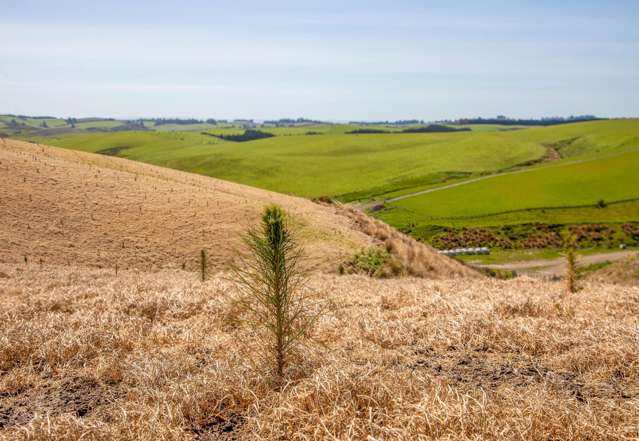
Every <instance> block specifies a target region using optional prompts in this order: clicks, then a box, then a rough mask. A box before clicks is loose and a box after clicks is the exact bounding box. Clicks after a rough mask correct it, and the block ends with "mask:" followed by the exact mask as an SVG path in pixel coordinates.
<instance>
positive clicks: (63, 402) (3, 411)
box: [0, 376, 121, 429]
mask: <svg viewBox="0 0 639 441" xmlns="http://www.w3.org/2000/svg"><path fill="white" fill-rule="evenodd" d="M119 395H121V393H120V391H119V389H118V388H117V387H113V386H107V385H104V384H100V383H99V382H97V381H96V380H94V379H91V378H84V377H74V376H71V377H65V378H61V379H55V380H54V379H51V380H48V381H46V382H44V383H42V384H40V385H38V386H37V387H35V388H33V389H28V390H26V391H24V392H18V393H13V394H12V393H7V392H5V393H2V394H0V429H2V428H8V427H11V426H15V425H24V424H27V423H28V422H30V421H31V420H32V419H33V418H34V417H35V416H36V415H47V416H51V417H55V416H57V415H61V414H65V413H69V414H72V415H74V416H77V417H85V416H88V415H90V414H91V412H93V411H94V410H95V409H96V408H98V407H99V406H101V405H104V404H106V403H109V402H112V401H114V400H115V399H117V398H118V397H119Z"/></svg>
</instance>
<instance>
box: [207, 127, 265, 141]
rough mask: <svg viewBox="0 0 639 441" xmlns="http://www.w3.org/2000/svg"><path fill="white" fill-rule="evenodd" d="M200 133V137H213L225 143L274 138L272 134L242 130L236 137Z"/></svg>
mask: <svg viewBox="0 0 639 441" xmlns="http://www.w3.org/2000/svg"><path fill="white" fill-rule="evenodd" d="M201 133H202V135H207V136H215V137H216V138H220V139H224V140H226V141H235V142H247V141H255V140H256V139H263V138H272V137H273V136H275V135H273V134H272V133H268V132H262V131H260V130H251V129H247V130H244V133H241V134H237V135H216V134H214V133H208V132H201Z"/></svg>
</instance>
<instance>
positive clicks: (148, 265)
mask: <svg viewBox="0 0 639 441" xmlns="http://www.w3.org/2000/svg"><path fill="white" fill-rule="evenodd" d="M0 195H1V199H0V224H1V225H2V226H3V228H2V230H0V262H6V263H10V262H23V261H24V259H25V258H26V259H27V260H28V261H29V263H40V262H42V263H43V264H62V265H91V266H101V267H105V268H114V267H115V265H116V264H117V265H118V267H119V268H120V269H126V268H138V269H142V270H148V269H154V268H161V267H169V268H179V267H182V265H184V266H185V267H186V268H195V267H196V266H197V261H198V258H199V254H200V250H202V249H206V250H207V252H208V255H209V257H210V261H211V264H212V266H213V270H214V271H215V270H219V269H223V268H224V266H225V264H227V263H228V262H229V261H230V260H231V259H232V258H233V257H234V256H236V255H237V247H238V239H239V235H240V233H241V232H243V231H245V230H246V229H247V228H248V227H249V226H250V225H254V224H255V223H256V222H257V221H258V219H259V214H260V211H261V210H262V208H263V207H264V206H265V205H267V204H271V203H275V204H278V205H281V206H282V207H284V208H285V209H286V210H287V211H288V212H289V213H290V214H291V215H292V220H293V224H294V226H295V227H296V228H298V229H299V234H300V236H301V238H302V240H303V242H304V246H305V248H306V249H307V251H308V252H309V254H310V257H311V261H312V262H313V263H314V265H315V266H316V267H319V268H321V269H324V270H327V269H330V270H334V269H335V268H336V267H337V265H338V264H339V262H341V261H343V260H345V259H347V258H348V257H350V256H351V255H352V254H353V253H354V252H355V251H357V250H359V249H361V248H364V247H367V246H370V245H371V244H372V243H377V244H380V245H383V244H386V246H387V248H392V250H391V251H392V252H393V253H394V254H396V255H397V258H398V259H399V260H400V261H401V262H403V263H404V264H405V266H406V267H407V268H408V270H409V271H408V272H409V273H410V274H413V275H419V276H426V277H447V276H457V275H475V273H474V272H473V271H471V270H469V269H467V268H466V267H464V266H463V265H461V264H459V263H457V262H455V261H453V260H452V259H448V258H445V257H442V256H439V255H438V254H437V253H436V252H435V251H434V250H432V249H431V248H429V247H426V246H424V245H421V244H418V243H417V242H415V241H412V242H411V240H410V239H409V238H406V237H404V236H402V235H400V234H399V233H398V232H396V231H395V230H393V229H392V228H390V227H388V226H387V225H385V224H382V223H380V222H379V221H374V220H370V221H367V220H366V219H369V218H368V217H367V216H365V215H364V214H362V213H354V212H351V211H349V210H344V209H343V208H340V207H333V206H322V205H318V204H315V203H313V202H311V201H308V200H306V199H301V198H296V197H292V196H286V195H282V194H278V193H273V192H269V191H265V190H260V189H256V188H252V187H247V186H243V185H239V184H234V183H230V182H226V181H222V180H219V179H214V178H209V177H204V176H200V175H195V174H190V173H184V172H179V171H175V170H171V169H166V168H162V167H156V166H152V165H147V164H142V163H138V162H134V161H129V160H125V159H121V158H113V157H106V156H100V155H95V154H90V153H83V152H77V151H70V150H64V149H59V148H55V147H48V146H43V145H36V144H32V143H28V142H23V141H16V140H10V139H2V140H0ZM370 225H376V228H375V229H371V228H370ZM381 232H384V233H383V234H380V233H381ZM387 236H388V237H387ZM388 238H390V239H392V240H393V243H394V245H390V244H389V243H388V240H387V239H388Z"/></svg>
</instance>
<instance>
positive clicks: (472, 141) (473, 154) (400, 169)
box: [38, 132, 545, 197]
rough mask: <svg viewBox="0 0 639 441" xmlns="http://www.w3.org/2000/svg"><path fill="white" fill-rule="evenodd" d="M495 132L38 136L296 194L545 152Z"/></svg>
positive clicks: (380, 188)
mask: <svg viewBox="0 0 639 441" xmlns="http://www.w3.org/2000/svg"><path fill="white" fill-rule="evenodd" d="M499 135H503V134H498V133H496V132H495V133H473V132H464V133H425V134H382V135H378V134H372V135H347V134H327V135H305V136H276V137H273V138H269V139H264V140H258V141H252V142H245V143H235V142H224V141H222V140H220V139H218V138H215V137H212V136H205V135H202V134H200V133H182V132H176V133H158V132H121V133H91V134H65V135H63V136H61V137H46V138H38V140H39V141H40V142H43V143H49V144H52V145H56V146H61V147H66V148H71V149H79V150H84V151H92V152H100V151H103V150H105V149H112V148H116V147H117V148H120V149H121V150H120V151H119V153H118V155H119V156H123V157H126V158H130V159H135V160H139V161H143V162H149V163H153V164H157V165H163V166H167V167H172V168H177V169H180V170H187V171H192V172H196V173H201V174H205V175H209V176H215V177H219V178H223V179H227V180H230V181H235V182H240V183H243V184H248V185H253V186H256V187H262V188H267V189H269V190H275V191H278V192H282V193H291V194H296V195H299V196H307V197H317V196H339V195H343V194H348V193H352V192H367V191H370V190H372V189H377V192H378V193H384V192H387V191H392V190H396V189H398V188H404V187H409V188H410V187H415V186H420V184H421V183H424V182H426V183H433V182H432V180H433V177H437V178H438V179H439V175H438V174H441V173H442V172H457V171H462V172H470V173H479V172H488V171H492V170H497V169H503V168H507V167H511V166H514V165H516V164H519V163H523V162H526V161H531V160H535V159H538V158H539V157H541V156H542V155H543V154H544V152H545V149H544V148H543V147H541V146H539V145H537V144H535V143H532V142H528V141H518V142H511V141H510V140H508V139H504V138H503V137H502V136H499Z"/></svg>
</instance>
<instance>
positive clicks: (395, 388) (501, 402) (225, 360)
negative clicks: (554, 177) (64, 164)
mask: <svg viewBox="0 0 639 441" xmlns="http://www.w3.org/2000/svg"><path fill="white" fill-rule="evenodd" d="M22 267H23V266H22ZM20 269H21V265H15V264H13V265H7V264H3V265H0V271H1V272H3V273H4V274H6V275H7V277H4V278H1V279H0V319H1V321H0V323H2V325H1V327H0V354H1V356H0V357H1V358H0V360H1V367H0V369H1V370H0V439H6V440H80V439H82V440H130V439H141V440H158V439H164V440H214V439H223V440H229V439H238V440H281V439H287V440H288V439H290V440H310V439H330V440H335V439H340V440H370V439H377V440H387V439H399V440H414V439H451V440H477V439H486V440H521V439H526V440H528V439H530V440H540V441H541V440H543V441H547V440H549V439H567V440H593V439H611V440H627V439H636V438H637V437H639V411H638V409H639V360H638V358H637V356H636V355H637V353H639V339H638V338H637V335H638V328H637V313H638V312H639V288H629V287H621V286H611V285H604V284H600V283H595V282H592V281H588V280H586V281H584V283H583V287H582V290H581V292H580V295H579V296H569V297H566V296H563V295H562V290H563V285H562V284H561V283H551V282H541V281H538V280H533V279H528V278H525V277H522V278H518V279H514V280H510V281H497V280H491V279H448V280H424V279H415V278H404V279H401V280H399V279H385V280H381V279H371V278H369V277H366V276H357V275H352V276H342V277H339V276H337V275H327V274H317V275H314V276H313V277H312V278H311V280H310V282H309V289H310V290H311V291H312V292H314V293H317V295H318V296H321V298H322V299H323V300H324V301H325V304H326V305H328V308H327V312H326V314H325V315H323V316H322V317H321V318H320V319H319V320H318V322H317V329H316V340H317V342H318V343H319V344H320V347H321V348H322V349H321V350H320V352H319V353H313V354H304V355H303V356H301V358H299V359H296V360H295V361H294V363H292V365H294V366H296V368H297V370H296V372H295V375H294V376H293V377H292V379H291V380H290V381H289V382H287V383H285V384H283V385H282V387H281V388H278V389H275V388H273V387H272V384H271V383H270V379H269V376H268V375H266V374H265V369H264V367H263V366H254V365H252V364H251V362H250V361H249V360H250V359H251V357H250V356H249V355H250V354H251V353H253V352H255V351H256V350H257V349H258V348H256V346H255V344H256V343H255V339H254V335H255V334H254V330H253V329H252V328H251V327H250V326H248V325H247V324H246V323H245V321H244V320H243V318H244V314H245V311H243V310H242V309H241V308H240V307H238V302H237V299H238V292H237V290H236V288H235V286H234V285H233V284H232V283H230V282H228V281H226V280H224V279H221V278H219V277H211V278H210V279H209V280H207V281H206V282H205V283H201V282H200V281H199V278H198V275H196V274H193V273H189V272H185V271H168V270H167V271H162V272H157V273H136V272H131V271H121V272H120V273H119V274H118V276H117V277H116V276H115V274H114V273H113V271H110V270H106V269H105V270H99V269H86V268H67V267H48V266H46V265H45V266H44V267H43V268H42V269H40V268H39V267H35V266H34V267H32V266H29V267H27V268H26V269H25V268H24V267H23V268H22V270H20Z"/></svg>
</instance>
